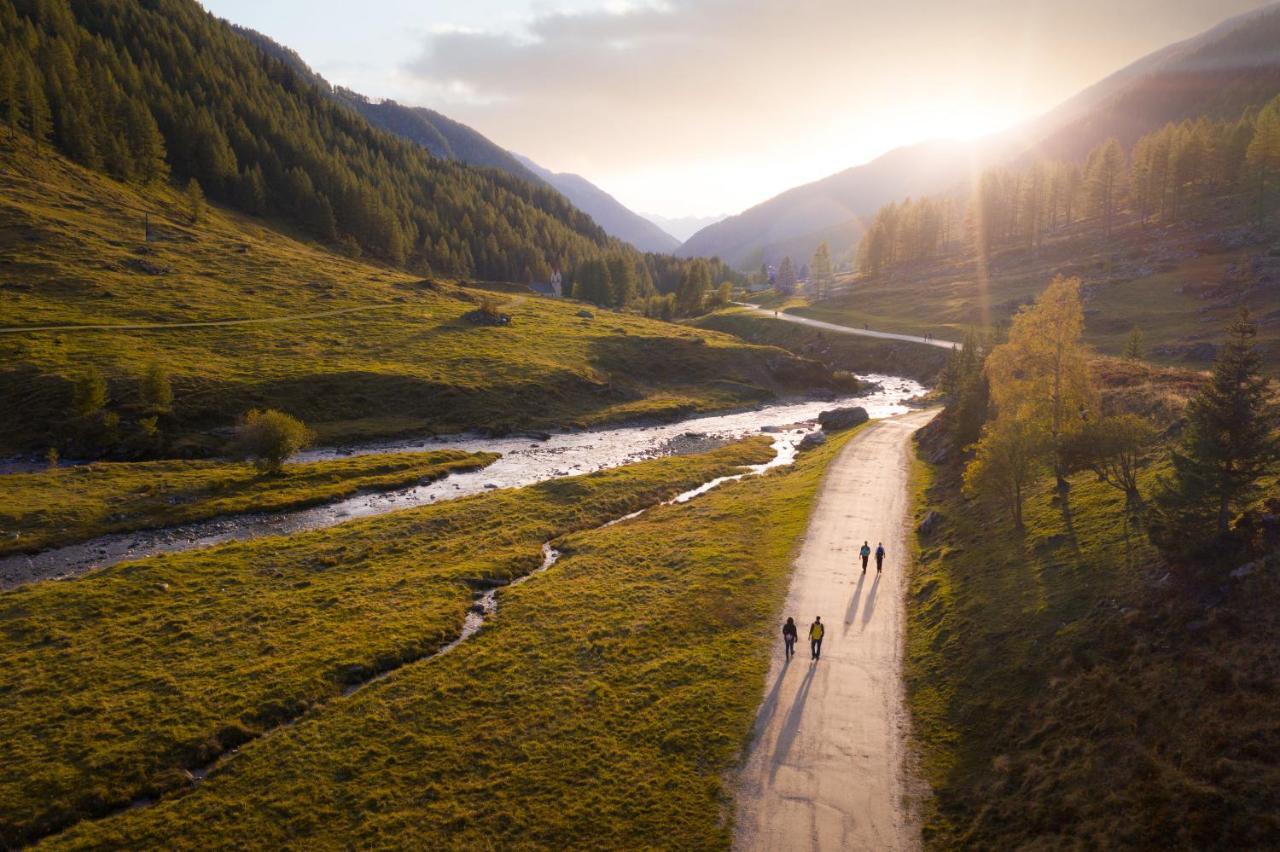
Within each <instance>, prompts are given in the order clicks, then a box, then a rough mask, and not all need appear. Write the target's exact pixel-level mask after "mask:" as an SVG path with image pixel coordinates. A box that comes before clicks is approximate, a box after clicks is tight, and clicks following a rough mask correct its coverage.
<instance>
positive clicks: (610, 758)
mask: <svg viewBox="0 0 1280 852" xmlns="http://www.w3.org/2000/svg"><path fill="white" fill-rule="evenodd" d="M845 440H846V439H845V438H844V437H843V436H842V437H841V438H839V439H837V440H834V441H832V442H830V443H829V445H828V446H826V447H824V448H821V449H819V450H817V451H815V452H814V453H813V454H811V455H807V456H805V457H804V458H803V459H802V460H801V461H800V462H799V463H798V464H797V465H796V467H795V468H793V469H789V470H783V471H778V472H774V473H772V474H770V475H768V476H765V477H760V478H751V479H748V480H745V481H742V482H738V483H733V484H730V485H726V486H724V487H722V488H721V489H718V490H716V491H713V492H711V493H710V494H707V495H705V496H703V497H699V498H698V499H696V500H694V501H692V502H690V503H686V504H681V505H675V506H665V507H662V508H659V509H655V510H652V511H650V512H648V513H646V514H644V515H642V516H641V517H639V518H636V519H633V520H630V521H627V522H625V523H623V524H620V525H617V526H612V527H608V528H605V529H600V530H593V531H590V532H585V533H581V534H578V535H573V536H570V537H569V538H567V539H566V540H564V542H563V547H564V550H565V556H564V557H563V558H562V559H561V561H560V562H559V563H558V564H557V565H556V566H555V567H553V568H552V569H551V570H550V571H549V572H548V573H546V574H544V575H541V576H538V577H537V578H535V579H534V580H532V581H531V582H529V583H527V584H524V585H521V586H519V587H516V588H512V589H510V590H508V591H506V592H504V593H503V594H502V597H501V608H500V609H499V611H498V613H497V615H496V616H495V617H494V618H493V619H492V621H491V623H490V624H488V625H486V627H485V629H484V630H482V631H481V632H480V633H478V634H477V635H476V636H475V637H474V638H473V639H472V640H470V641H469V642H468V643H467V644H465V645H464V646H462V647H460V648H458V649H457V650H456V651H454V652H452V653H450V654H448V655H446V656H444V657H441V658H439V659H436V660H433V661H431V662H430V663H427V664H423V665H415V666H410V667H407V668H405V669H403V670H401V671H399V672H397V673H396V674H395V675H394V676H393V677H391V678H388V679H387V680H385V681H382V682H380V683H377V684H375V685H373V686H371V687H369V688H368V689H365V690H362V691H361V692H359V693H357V694H356V695H354V696H352V697H351V698H349V699H344V700H342V701H335V702H333V703H332V704H331V705H329V706H328V707H326V708H325V710H324V711H322V712H320V713H317V714H315V715H314V716H312V717H310V718H308V719H307V720H304V721H303V722H301V723H299V724H298V725H296V726H294V727H293V728H290V729H288V730H284V731H280V732H279V733H278V734H274V735H272V736H271V737H269V738H266V739H264V740H262V741H261V742H257V743H253V744H251V745H249V746H247V747H246V748H245V749H244V750H243V752H242V753H241V754H240V755H239V756H238V757H237V758H236V759H235V760H234V761H231V762H229V763H228V764H227V765H226V767H225V769H223V770H222V771H220V772H217V773H215V774H214V775H212V776H211V777H210V778H209V779H208V780H207V781H205V782H204V783H203V784H201V785H200V786H199V787H197V788H195V789H194V790H193V791H192V792H191V793H190V794H188V795H186V796H182V797H174V798H172V799H166V800H165V801H162V802H160V803H159V804H158V805H157V806H155V807H153V808H147V809H143V810H137V811H132V812H129V813H125V814H121V815H119V816H116V817H112V818H109V819H106V820H102V821H99V822H94V823H84V824H82V825H80V826H78V827H76V828H75V829H73V830H72V831H71V832H69V833H67V834H65V835H63V836H61V837H59V838H57V839H56V840H55V842H53V843H50V844H48V845H49V846H51V847H63V848H86V847H91V846H97V845H107V846H112V845H117V844H120V843H125V844H132V845H143V846H165V847H169V848H183V847H191V848H195V847H199V846H204V845H207V844H208V843H210V842H216V843H219V844H229V845H243V844H249V845H262V844H266V845H288V844H301V845H307V846H317V847H323V848H327V847H335V848H336V847H345V846H349V845H355V846H368V845H381V844H393V845H397V846H404V845H409V846H415V845H417V846H424V847H431V848H464V849H466V848H492V847H501V848H540V847H547V846H554V847H556V848H566V849H569V848H592V849H635V848H670V849H716V848H727V847H728V845H729V841H730V838H731V832H730V825H729V822H728V820H727V811H726V806H727V805H728V801H727V795H726V794H727V792H728V791H727V790H726V789H725V786H724V781H723V777H724V773H725V772H726V771H727V770H729V769H730V768H731V767H732V766H733V764H734V762H735V761H736V760H737V758H738V755H739V752H740V749H741V748H742V746H743V744H744V743H745V742H746V739H747V737H748V736H749V734H750V729H751V724H752V720H753V718H754V715H755V711H756V705H757V701H758V698H759V696H760V694H761V692H762V690H763V684H764V676H765V673H766V671H767V663H768V655H767V650H766V649H767V647H768V646H769V645H770V644H771V643H772V642H774V641H775V638H774V635H773V633H774V625H775V614H776V612H777V609H778V607H779V606H780V605H781V602H782V600H783V598H784V596H785V590H786V584H787V574H788V568H789V564H790V559H791V555H792V551H793V548H794V547H795V545H796V542H797V540H798V538H799V536H800V534H801V532H802V531H803V529H804V525H805V522H806V520H807V516H808V510H809V506H810V504H811V502H812V499H813V496H814V494H815V492H816V490H817V486H818V483H819V481H820V478H821V475H822V471H823V470H824V468H825V467H826V464H827V462H828V461H829V460H830V458H831V457H832V455H833V454H834V453H835V452H837V451H838V450H839V448H840V447H841V446H843V445H844V443H845Z"/></svg>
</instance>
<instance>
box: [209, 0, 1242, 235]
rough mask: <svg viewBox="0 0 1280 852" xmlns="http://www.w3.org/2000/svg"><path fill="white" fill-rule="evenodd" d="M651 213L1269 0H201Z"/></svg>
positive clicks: (770, 177) (958, 118) (728, 198)
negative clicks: (575, 173) (588, 180)
mask: <svg viewBox="0 0 1280 852" xmlns="http://www.w3.org/2000/svg"><path fill="white" fill-rule="evenodd" d="M204 5H205V7H206V8H207V9H209V10H210V11H211V12H213V13H215V14H217V15H220V16H222V17H225V18H227V19H229V20H231V21H234V22H235V23H238V24H243V25H245V26H249V27H252V28H254V29H256V30H259V31H261V32H264V33H266V34H267V35H269V36H271V37H272V38H274V39H275V40H277V41H279V42H282V43H284V44H286V45H288V46H289V47H292V48H293V49H294V50H296V51H298V53H300V54H301V55H302V57H303V59H305V60H306V61H307V63H308V64H309V65H311V66H312V67H313V68H315V69H316V70H317V71H318V72H320V73H321V74H322V75H324V76H325V77H326V78H327V79H328V80H329V81H330V82H332V83H335V84H340V85H344V86H348V87H350V88H352V89H355V90H356V91H359V92H362V93H364V94H366V95H368V96H370V97H373V98H393V99H395V100H397V101H400V102H401V103H404V104H410V105H414V106H428V107H431V108H432V109H436V110H439V111H440V112H443V113H445V114H446V115H448V116H450V117H451V118H454V119H456V120H458V121H462V122H464V123H466V124H469V125H471V126H472V127H474V128H476V129H477V130H479V131H480V132H482V133H484V134H485V135H486V136H488V137H489V138H490V139H492V140H493V141H494V142H497V143H498V144H500V145H502V146H504V147H506V148H509V149H511V150H513V151H518V152H520V153H521V154H524V155H526V156H528V157H531V158H532V159H534V160H535V161H537V162H538V163H539V164H541V165H543V166H545V167H546V168H549V169H553V170H555V171H570V172H577V173H578V174H581V175H583V176H585V177H587V178H588V179H590V180H591V181H593V182H595V183H596V184H598V185H599V186H601V187H602V188H603V189H605V190H607V191H608V192H610V193H612V194H613V195H615V196H616V197H617V198H618V199H619V200H621V201H622V202H623V203H624V204H626V205H627V206H629V207H631V208H632V209H634V210H637V211H642V212H652V213H660V214H664V215H670V216H680V215H695V214H696V215H705V214H711V213H733V212H738V211H740V210H743V209H745V208H747V207H749V206H751V205H753V204H756V203H758V202H760V201H763V200H765V199H766V198H769V197H771V196H772V195H775V194H777V193H778V192H780V191H782V190H785V189H788V188H790V187H792V186H796V185H798V184H801V183H805V182H808V181H811V180H816V179H818V178H821V177H824V176H826V175H828V174H832V173H834V172H837V171H840V170H841V169H844V168H848V167H850V166H854V165H858V164H860V163H863V162H866V161H867V160H869V159H872V158H874V157H876V156H877V155H879V154H882V153H884V152H885V151H887V150H889V149H891V148H894V147H897V146H898V145H903V144H909V143H912V142H918V141H922V140H925V139H931V138H940V137H972V136H977V135H982V134H984V133H987V132H990V131H994V130H999V129H1003V128H1005V127H1008V126H1010V125H1013V124H1015V123H1017V122H1018V121H1019V120H1020V119H1023V118H1027V117H1030V116H1033V115H1036V114H1038V113H1041V112H1044V111H1045V110H1047V109H1049V108H1051V107H1052V106H1054V105H1055V104H1056V103H1058V102H1059V101H1061V100H1063V99H1065V98H1067V97H1069V96H1071V95H1072V94H1074V93H1075V92H1076V91H1078V90H1079V89H1081V88H1083V87H1085V86H1087V85H1089V84H1090V83H1093V82H1095V81H1097V80H1099V79H1101V78H1102V77H1104V76H1106V75H1107V74H1109V73H1110V72H1112V71H1114V70H1117V69H1118V68H1120V67H1121V66H1123V65H1125V64H1127V63H1129V62H1131V61H1133V60H1134V59H1137V58H1139V57H1141V56H1142V55H1144V54H1146V53H1149V52H1150V51H1152V50H1156V49H1158V48H1160V47H1163V46H1164V45H1166V44H1168V43H1170V42H1173V41H1177V40H1179V39H1182V38H1186V37H1189V36H1192V35H1195V34H1196V33H1198V32H1200V31H1202V30H1204V29H1207V28H1209V27H1210V26H1212V25H1214V24H1215V23H1217V22H1218V21H1220V20H1222V19H1223V18H1226V17H1229V16H1231V15H1233V14H1237V13H1239V12H1244V11H1247V10H1249V9H1254V8H1257V7H1259V6H1263V5H1266V2H1265V1H1264V0H1121V2H1116V0H1073V1H1072V2H1065V1H1060V0H1055V2H1050V0H1021V1H1019V0H985V2H984V0H898V2H883V0H874V1H873V0H362V2H358V3H353V2H351V0H204Z"/></svg>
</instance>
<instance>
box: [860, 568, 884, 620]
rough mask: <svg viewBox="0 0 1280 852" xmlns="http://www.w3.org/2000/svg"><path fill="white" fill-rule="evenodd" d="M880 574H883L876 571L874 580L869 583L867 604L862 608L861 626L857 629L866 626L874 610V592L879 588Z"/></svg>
mask: <svg viewBox="0 0 1280 852" xmlns="http://www.w3.org/2000/svg"><path fill="white" fill-rule="evenodd" d="M881 576H883V575H882V574H881V573H880V572H879V571H877V572H876V579H875V582H874V583H872V584H871V591H869V592H867V605H866V606H864V607H863V608H862V627H860V628H858V629H859V630H861V629H862V628H863V627H866V626H867V622H868V621H870V620H871V616H872V614H873V613H874V612H875V611H876V592H877V591H879V590H880V577H881Z"/></svg>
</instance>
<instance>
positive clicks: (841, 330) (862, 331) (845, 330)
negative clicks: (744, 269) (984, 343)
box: [734, 302, 960, 349]
mask: <svg viewBox="0 0 1280 852" xmlns="http://www.w3.org/2000/svg"><path fill="white" fill-rule="evenodd" d="M734 304H736V305H742V307H744V308H750V309H751V311H752V312H753V313H757V314H760V315H761V316H766V317H769V318H770V319H776V320H780V321H782V322H793V323H795V324H796V325H807V326H809V327H810V328H820V329H822V330H823V331H834V332H835V333H836V334H855V335H857V336H858V337H879V338H881V339H883V340H905V341H907V342H908V343H923V344H924V345H925V346H936V347H938V348H939V349H955V348H957V347H959V346H960V344H959V343H956V342H955V341H954V340H935V339H934V338H932V337H916V336H915V335H911V334H895V333H894V332H892V331H873V330H871V329H869V328H855V327H853V326H851V325H836V324H835V323H833V322H823V321H822V320H816V319H809V318H808V317H802V316H797V315H796V314H789V313H787V312H786V311H773V310H769V309H766V308H762V307H760V306H759V305H749V304H747V303H746V302H734Z"/></svg>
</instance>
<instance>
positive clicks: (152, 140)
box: [125, 99, 169, 183]
mask: <svg viewBox="0 0 1280 852" xmlns="http://www.w3.org/2000/svg"><path fill="white" fill-rule="evenodd" d="M126 104H127V106H126V108H125V109H126V118H125V126H126V129H127V133H128V138H129V151H130V156H131V158H132V161H133V163H132V165H133V168H132V172H133V174H134V175H135V176H136V177H137V178H138V180H140V181H142V182H143V183H153V182H156V181H162V180H164V179H165V178H167V177H168V176H169V164H168V162H166V161H165V149H164V136H162V135H161V134H160V128H159V127H157V126H156V120H155V119H154V118H153V117H152V116H151V111H150V110H148V109H147V108H146V106H144V105H143V104H142V103H141V102H140V101H137V100H132V99H131V100H128V101H126Z"/></svg>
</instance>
